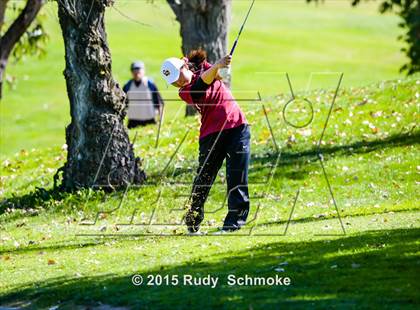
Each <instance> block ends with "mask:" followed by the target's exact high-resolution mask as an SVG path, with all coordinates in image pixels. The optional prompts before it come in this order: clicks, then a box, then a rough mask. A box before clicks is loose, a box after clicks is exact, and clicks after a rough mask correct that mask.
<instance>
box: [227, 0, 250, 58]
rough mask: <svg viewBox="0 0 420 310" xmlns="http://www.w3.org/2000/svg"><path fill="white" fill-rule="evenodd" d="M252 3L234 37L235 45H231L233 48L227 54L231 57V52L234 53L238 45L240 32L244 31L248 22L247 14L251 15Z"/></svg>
mask: <svg viewBox="0 0 420 310" xmlns="http://www.w3.org/2000/svg"><path fill="white" fill-rule="evenodd" d="M254 2H255V0H252V3H251V6H250V7H249V10H248V13H247V14H246V17H245V20H244V22H243V24H242V26H241V29H240V30H239V33H238V36H237V37H236V40H235V43H233V47H232V49H231V50H230V53H229V55H230V56H232V55H233V52H234V51H235V49H236V46H237V45H238V41H239V37H240V36H241V33H242V31H243V30H244V27H245V24H246V21H247V20H248V17H249V14H250V13H251V10H252V7H253V6H254Z"/></svg>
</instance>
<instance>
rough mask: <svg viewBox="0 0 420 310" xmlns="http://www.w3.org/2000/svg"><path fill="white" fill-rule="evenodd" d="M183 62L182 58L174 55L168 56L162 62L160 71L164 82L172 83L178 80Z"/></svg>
mask: <svg viewBox="0 0 420 310" xmlns="http://www.w3.org/2000/svg"><path fill="white" fill-rule="evenodd" d="M184 64H185V62H184V60H182V59H179V58H175V57H173V58H168V59H166V60H165V61H164V62H163V64H162V68H161V70H160V72H161V73H162V76H163V78H164V79H165V80H166V83H168V84H172V83H174V82H176V81H177V80H178V78H179V74H180V72H181V68H182V66H183V65H184Z"/></svg>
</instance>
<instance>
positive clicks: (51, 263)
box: [48, 259, 56, 265]
mask: <svg viewBox="0 0 420 310" xmlns="http://www.w3.org/2000/svg"><path fill="white" fill-rule="evenodd" d="M55 264H56V262H55V260H53V259H49V260H48V265H55Z"/></svg>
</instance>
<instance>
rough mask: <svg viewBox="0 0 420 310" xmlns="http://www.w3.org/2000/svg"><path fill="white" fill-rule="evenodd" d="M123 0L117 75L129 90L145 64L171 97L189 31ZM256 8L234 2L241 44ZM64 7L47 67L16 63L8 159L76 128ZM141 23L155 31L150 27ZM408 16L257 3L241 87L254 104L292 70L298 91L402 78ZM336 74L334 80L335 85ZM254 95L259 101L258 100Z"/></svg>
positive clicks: (5, 112) (244, 46) (110, 17)
mask: <svg viewBox="0 0 420 310" xmlns="http://www.w3.org/2000/svg"><path fill="white" fill-rule="evenodd" d="M153 3H154V4H150V2H149V1H143V0H141V1H140V0H139V1H117V2H116V4H115V5H116V8H117V10H118V11H117V10H116V9H113V8H110V9H108V12H107V16H106V18H107V19H106V23H107V31H108V39H109V43H110V46H111V51H112V56H113V72H114V76H115V78H116V79H117V80H118V81H119V82H120V83H121V84H123V83H124V82H125V81H126V80H127V79H128V77H129V72H128V68H129V64H130V62H131V61H132V60H134V59H142V60H144V61H145V63H146V65H147V68H148V72H149V75H150V76H151V77H153V78H154V79H155V81H156V82H157V84H158V86H159V87H160V89H161V90H163V91H165V93H164V97H165V98H170V97H173V96H174V93H173V90H172V89H171V90H170V91H171V92H172V93H171V92H166V87H165V85H164V83H163V80H162V79H161V78H160V76H159V74H158V72H159V71H158V70H159V69H160V65H161V63H162V60H163V59H165V58H166V57H169V56H173V55H181V54H180V45H181V40H180V38H179V26H178V24H177V22H176V21H175V20H174V15H173V13H172V12H171V10H170V9H169V6H168V5H167V4H166V2H165V1H162V0H160V1H153ZM248 5H249V3H248V2H247V1H236V0H235V1H233V9H232V12H233V13H232V14H233V16H232V27H231V30H230V42H231V43H232V42H233V40H234V38H235V36H236V34H237V32H238V30H239V27H240V25H241V23H242V21H243V18H244V16H245V14H246V11H247V9H248ZM56 11H57V9H56V4H55V3H52V2H49V3H47V4H46V5H45V8H44V9H43V13H44V14H45V15H46V16H47V27H46V28H47V29H48V31H49V34H50V37H51V39H50V42H49V44H48V49H47V51H48V54H47V55H46V57H45V58H44V59H42V60H37V59H33V58H28V59H27V60H26V61H25V62H23V63H19V64H17V65H14V64H10V65H9V67H8V70H7V73H8V74H9V75H11V76H16V77H17V78H18V82H17V84H16V85H15V89H13V90H11V89H9V87H7V86H6V87H5V94H4V99H3V100H2V102H1V105H0V126H1V127H0V131H1V132H0V156H1V157H4V156H8V155H11V154H14V153H15V152H18V151H20V150H22V149H24V150H31V149H32V148H45V147H55V146H61V145H63V143H64V128H65V126H66V125H67V124H68V123H69V104H68V99H67V94H66V90H65V83H64V77H63V75H62V72H63V70H64V48H63V40H62V37H61V31H60V28H59V24H58V21H57V17H56V16H57V13H56ZM121 13H122V14H124V15H126V16H129V17H130V18H131V19H134V20H137V21H141V22H143V23H146V24H149V25H150V26H142V25H139V24H138V23H136V22H133V21H131V20H129V19H127V17H124V16H122V15H121ZM397 24H398V18H397V17H395V16H393V15H380V14H379V13H378V12H377V3H363V4H362V5H361V6H359V7H358V8H352V7H351V6H350V4H349V3H348V1H326V3H325V4H324V5H319V6H316V5H313V4H311V5H307V4H306V3H305V2H304V0H301V1H295V0H293V1H283V0H282V1H271V0H259V1H257V2H256V5H255V7H254V10H253V12H252V15H251V17H250V19H249V22H248V24H247V27H246V30H245V32H244V33H243V35H242V37H241V41H240V43H239V46H238V49H237V51H236V54H235V57H234V62H233V79H234V80H233V90H234V91H235V93H236V95H237V96H238V97H242V98H249V95H250V94H251V95H253V96H255V94H256V92H257V91H259V92H260V93H261V94H262V95H265V96H269V95H273V94H278V93H284V92H286V91H288V90H287V83H286V80H285V78H284V74H283V72H289V74H290V75H291V77H292V80H293V84H294V87H295V89H296V90H303V89H305V88H306V87H307V86H309V87H310V88H312V89H314V88H319V87H330V86H331V83H330V82H331V77H330V76H328V75H320V74H315V75H313V78H312V82H311V83H310V85H308V82H309V80H310V76H311V73H313V72H314V73H319V72H324V73H325V72H344V74H345V79H344V86H347V87H350V86H361V85H366V84H369V83H373V82H376V81H380V80H388V79H395V78H398V77H400V75H399V72H398V69H399V67H401V65H402V64H404V63H405V61H406V60H405V58H404V55H403V54H402V53H401V52H400V48H401V47H402V46H401V43H399V42H397V40H396V38H397V36H398V35H399V34H400V30H399V29H398V26H397ZM335 77H336V76H335V75H334V76H333V78H335ZM252 98H253V97H252ZM180 106H183V104H182V103H179V102H175V103H174V102H172V103H171V104H168V106H167V112H168V114H167V115H168V117H175V113H176V111H177V109H178V108H179V107H180Z"/></svg>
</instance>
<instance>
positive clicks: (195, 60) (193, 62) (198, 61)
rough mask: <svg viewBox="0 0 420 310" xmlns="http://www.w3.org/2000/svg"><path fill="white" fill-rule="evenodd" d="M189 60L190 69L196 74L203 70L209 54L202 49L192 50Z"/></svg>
mask: <svg viewBox="0 0 420 310" xmlns="http://www.w3.org/2000/svg"><path fill="white" fill-rule="evenodd" d="M187 58H188V61H189V63H188V67H189V69H190V70H191V71H193V72H196V71H199V70H201V65H202V64H203V63H204V61H205V60H206V59H207V52H206V51H205V50H204V49H202V48H199V49H197V50H192V51H191V52H189V54H188V56H187Z"/></svg>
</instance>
